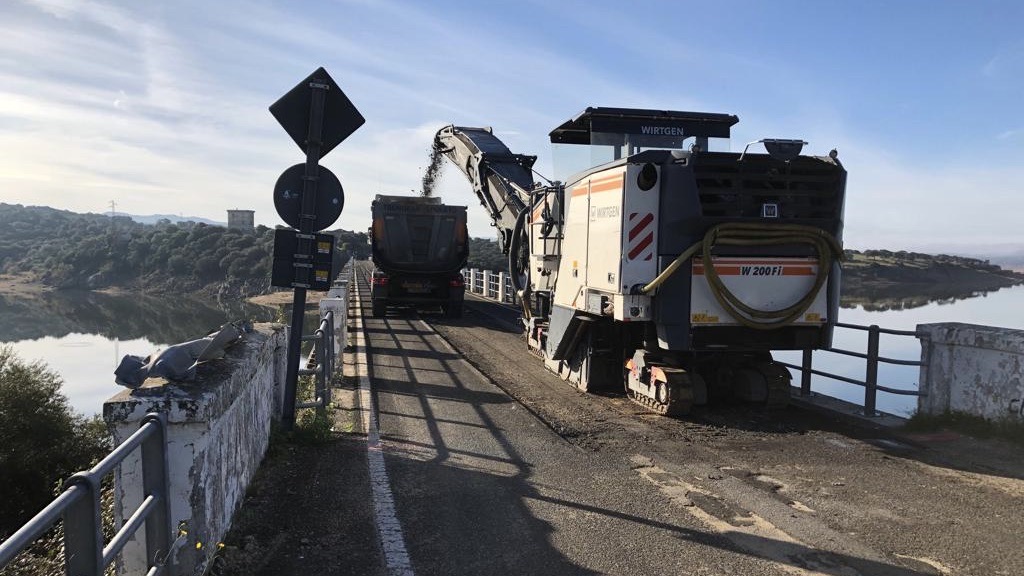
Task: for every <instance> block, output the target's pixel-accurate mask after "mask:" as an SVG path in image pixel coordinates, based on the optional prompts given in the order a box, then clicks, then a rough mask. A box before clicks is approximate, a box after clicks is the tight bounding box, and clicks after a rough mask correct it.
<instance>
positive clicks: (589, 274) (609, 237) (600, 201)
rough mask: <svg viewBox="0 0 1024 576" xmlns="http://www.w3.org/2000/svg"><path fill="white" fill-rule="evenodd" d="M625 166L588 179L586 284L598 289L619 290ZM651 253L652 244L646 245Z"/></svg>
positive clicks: (652, 251)
mask: <svg viewBox="0 0 1024 576" xmlns="http://www.w3.org/2000/svg"><path fill="white" fill-rule="evenodd" d="M624 174H625V168H624V167H622V168H614V169H612V170H609V171H607V172H602V173H600V174H595V175H594V176H592V177H591V178H590V194H589V197H590V206H589V211H588V220H589V226H588V228H587V237H588V238H587V246H586V248H587V253H586V258H587V270H586V286H587V288H594V289H597V290H601V291H602V292H611V293H616V292H618V291H619V278H620V274H619V267H620V265H621V263H622V258H621V252H622V246H623V244H622V239H623V229H622V184H623V176H624ZM650 253H651V254H653V253H654V247H653V246H651V247H650Z"/></svg>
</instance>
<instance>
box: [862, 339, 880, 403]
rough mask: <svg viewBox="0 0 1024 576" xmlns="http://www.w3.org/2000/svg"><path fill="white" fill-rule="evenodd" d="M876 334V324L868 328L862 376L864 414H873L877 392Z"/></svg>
mask: <svg viewBox="0 0 1024 576" xmlns="http://www.w3.org/2000/svg"><path fill="white" fill-rule="evenodd" d="M878 335H879V330H878V326H877V325H876V324H872V325H871V326H870V327H869V328H868V363H867V373H866V375H865V377H864V414H865V415H866V416H874V415H875V396H876V395H877V393H878Z"/></svg>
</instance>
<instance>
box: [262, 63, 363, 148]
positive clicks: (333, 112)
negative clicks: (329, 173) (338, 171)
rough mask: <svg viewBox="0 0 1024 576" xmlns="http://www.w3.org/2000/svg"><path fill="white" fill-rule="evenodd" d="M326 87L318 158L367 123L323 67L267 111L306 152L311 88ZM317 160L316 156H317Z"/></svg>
mask: <svg viewBox="0 0 1024 576" xmlns="http://www.w3.org/2000/svg"><path fill="white" fill-rule="evenodd" d="M319 87H326V94H325V95H324V109H323V133H322V134H321V139H320V140H321V145H320V158H323V157H324V156H327V153H328V152H330V151H331V150H333V149H334V147H335V146H337V145H338V144H339V143H341V141H342V140H344V139H345V138H348V137H349V136H351V135H352V133H353V132H355V131H356V130H357V129H358V128H359V127H360V126H362V125H363V123H364V122H366V119H365V118H363V115H362V114H360V113H359V110H356V107H355V106H354V105H353V104H352V101H351V100H349V99H348V96H345V93H344V92H342V90H341V88H339V87H338V84H337V83H336V82H335V81H334V79H333V78H331V75H330V74H328V73H327V71H326V70H324V69H323V68H317V69H316V72H313V73H312V74H310V75H309V77H308V78H306V79H305V80H303V81H302V82H299V83H298V84H296V85H295V87H294V88H292V89H291V90H289V91H288V93H287V94H285V95H284V96H281V98H279V99H278V100H277V102H274V103H273V104H272V105H271V106H270V113H271V114H273V115H274V118H277V121H278V122H279V123H280V124H281V126H282V127H283V128H284V130H285V132H287V133H288V135H289V136H291V137H292V140H294V141H295V143H296V144H298V145H299V148H300V149H302V151H303V152H306V140H307V137H308V135H309V128H310V127H309V118H310V109H311V102H312V98H311V95H312V91H313V90H314V88H319ZM318 160H319V158H318Z"/></svg>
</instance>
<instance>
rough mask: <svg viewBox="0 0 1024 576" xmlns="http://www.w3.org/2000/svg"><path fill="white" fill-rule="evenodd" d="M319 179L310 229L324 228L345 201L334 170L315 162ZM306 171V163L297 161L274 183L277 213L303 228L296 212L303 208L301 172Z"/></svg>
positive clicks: (300, 228) (332, 221)
mask: <svg viewBox="0 0 1024 576" xmlns="http://www.w3.org/2000/svg"><path fill="white" fill-rule="evenodd" d="M318 168H319V172H318V175H319V176H320V179H319V180H318V181H317V185H316V203H315V205H314V207H313V214H314V215H315V216H316V218H315V219H314V220H313V228H312V229H311V230H309V232H319V231H320V230H323V229H324V228H327V227H328V226H330V225H331V224H334V221H335V220H337V219H338V216H340V215H341V209H342V207H343V206H344V205H345V193H344V192H343V191H342V189H341V182H339V181H338V177H337V176H335V175H334V173H333V172H331V171H330V170H328V169H327V168H324V167H323V166H318ZM305 173H306V165H305V164H296V165H295V166H292V167H291V168H289V169H287V170H285V171H284V172H283V173H282V174H281V177H280V178H278V179H277V184H275V185H274V208H276V209H277V214H278V215H279V216H280V217H281V219H282V220H284V221H285V223H286V224H288V225H289V226H291V227H292V228H295V229H296V230H302V226H301V224H302V221H301V219H300V218H299V214H300V213H301V211H302V188H303V186H304V184H305V180H304V179H303V175H304V174H305Z"/></svg>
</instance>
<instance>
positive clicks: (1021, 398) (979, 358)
mask: <svg viewBox="0 0 1024 576" xmlns="http://www.w3.org/2000/svg"><path fill="white" fill-rule="evenodd" d="M917 330H918V332H920V333H922V334H924V335H926V336H927V338H924V339H922V346H921V361H922V363H923V366H922V367H921V389H922V390H923V391H926V392H927V396H923V397H921V398H920V399H919V400H918V410H919V411H920V412H921V413H922V414H931V415H936V414H943V413H945V412H950V411H955V412H966V413H968V414H973V415H975V416H982V417H984V418H987V419H989V420H1007V419H1009V420H1016V421H1019V422H1024V376H1022V372H1021V367H1022V365H1024V330H1012V329H1009V328H994V327H991V326H976V325H972V324H961V323H955V322H951V323H942V324H919V325H918V327H917Z"/></svg>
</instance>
